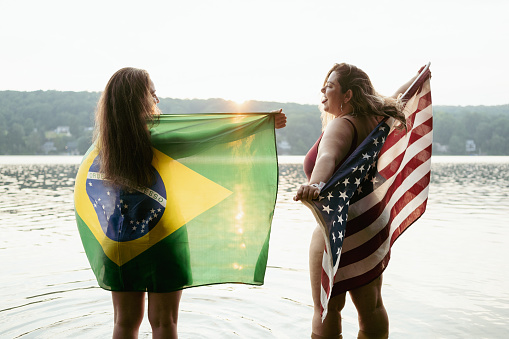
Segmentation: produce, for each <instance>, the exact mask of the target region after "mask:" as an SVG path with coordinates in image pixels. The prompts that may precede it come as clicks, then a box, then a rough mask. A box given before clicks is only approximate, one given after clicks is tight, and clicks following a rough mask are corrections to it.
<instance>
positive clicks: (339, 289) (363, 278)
mask: <svg viewBox="0 0 509 339" xmlns="http://www.w3.org/2000/svg"><path fill="white" fill-rule="evenodd" d="M390 257H391V251H390V249H389V252H387V254H386V255H385V257H384V258H383V259H382V260H381V261H380V263H378V264H377V265H376V266H375V267H374V268H372V269H371V270H369V271H367V272H366V273H363V274H361V275H358V276H356V277H354V278H350V279H345V280H341V281H338V282H336V283H334V287H333V288H332V293H331V298H332V297H334V296H336V295H338V294H341V293H345V292H346V291H350V290H353V289H355V288H357V287H359V286H362V285H366V284H368V283H370V282H372V281H373V280H374V279H376V278H378V277H379V276H380V274H382V273H383V271H384V270H385V268H386V267H387V264H388V263H389V259H390ZM341 260H343V258H341Z"/></svg>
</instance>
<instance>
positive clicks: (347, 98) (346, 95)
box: [345, 89, 353, 104]
mask: <svg viewBox="0 0 509 339" xmlns="http://www.w3.org/2000/svg"><path fill="white" fill-rule="evenodd" d="M352 96H353V92H352V90H351V89H349V90H348V91H346V93H345V104H347V103H348V102H349V101H350V100H351V99H352Z"/></svg>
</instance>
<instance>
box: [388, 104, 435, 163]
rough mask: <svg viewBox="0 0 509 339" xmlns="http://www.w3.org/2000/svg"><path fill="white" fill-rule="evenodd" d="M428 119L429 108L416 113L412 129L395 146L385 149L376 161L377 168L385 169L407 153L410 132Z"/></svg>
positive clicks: (429, 114)
mask: <svg viewBox="0 0 509 339" xmlns="http://www.w3.org/2000/svg"><path fill="white" fill-rule="evenodd" d="M430 117H431V106H428V107H427V108H426V109H425V110H422V111H421V112H418V113H417V114H416V115H415V121H414V125H413V126H412V129H411V130H410V131H409V133H408V134H407V135H406V136H405V137H403V138H401V139H400V140H399V141H398V142H397V143H396V144H395V145H393V146H392V147H391V148H389V149H387V150H386V151H385V152H384V153H383V154H381V155H380V158H379V159H378V168H379V169H383V168H385V167H387V166H388V165H390V163H391V162H392V161H393V160H394V159H395V158H397V157H398V156H399V155H400V154H402V153H403V152H405V151H407V152H408V150H409V149H407V148H406V147H407V145H408V139H409V138H410V134H411V131H413V130H415V129H416V128H417V127H419V126H420V125H421V124H423V123H424V122H426V121H428V119H429V118H430ZM396 132H397V131H396ZM391 133H394V131H392V132H391ZM390 135H391V134H389V137H390ZM389 137H388V138H389ZM418 141H419V140H418ZM430 143H431V141H430ZM410 147H411V146H410ZM419 151H420V150H419Z"/></svg>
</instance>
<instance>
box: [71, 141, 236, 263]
mask: <svg viewBox="0 0 509 339" xmlns="http://www.w3.org/2000/svg"><path fill="white" fill-rule="evenodd" d="M153 151H154V158H153V161H152V165H153V166H154V168H155V169H156V170H157V172H158V173H159V175H160V176H161V178H162V180H163V183H164V188H165V190H166V208H165V210H164V213H163V215H162V217H161V219H160V220H159V222H158V223H157V225H156V226H154V227H153V228H152V229H151V230H150V231H149V232H147V233H146V234H145V235H144V236H142V237H140V238H138V239H135V240H130V241H122V242H120V241H115V240H112V239H110V238H109V237H108V236H107V235H106V234H105V233H104V231H103V229H102V228H101V224H100V222H99V219H98V217H97V213H96V211H95V210H94V206H93V204H92V202H91V201H90V198H89V196H88V194H87V190H86V180H87V175H88V172H89V169H90V167H91V166H92V163H93V162H94V159H95V158H96V157H97V155H98V152H97V150H96V149H94V150H93V151H92V152H90V154H89V155H88V156H87V157H86V158H85V159H84V161H83V164H82V165H81V166H80V169H79V171H78V175H77V178H76V190H75V192H74V198H75V205H76V212H77V213H78V215H80V216H81V218H82V219H83V221H84V222H85V223H86V225H87V226H88V228H89V229H90V230H91V231H92V233H93V234H94V236H95V238H96V239H97V241H98V242H99V243H100V244H101V247H102V248H103V250H104V253H105V254H106V256H107V257H108V258H110V259H111V260H112V261H113V262H115V263H116V264H117V265H119V266H121V265H123V264H125V263H126V262H128V261H129V260H131V259H133V258H135V257H136V256H138V255H139V254H141V253H143V252H144V251H146V250H147V249H149V248H150V247H151V246H153V245H155V244H156V243H158V242H159V241H161V240H163V239H164V238H166V237H167V236H168V235H170V234H171V233H173V232H175V231H176V230H177V229H179V228H180V227H182V226H184V225H185V224H186V223H188V222H189V221H191V220H192V219H193V218H195V217H196V216H198V215H200V214H202V213H203V212H205V211H207V210H208V209H210V208H212V207H213V206H215V205H217V204H218V203H220V202H221V201H223V200H224V199H225V198H227V197H228V196H229V195H231V194H232V192H231V191H230V190H228V189H226V188H224V187H222V186H220V185H218V184H216V183H215V182H213V181H211V180H209V179H207V178H205V177H204V176H202V175H200V174H199V173H197V172H195V171H193V170H192V169H190V168H188V167H186V166H184V165H182V164H181V163H179V162H178V161H176V160H174V159H172V158H171V157H169V156H167V155H165V154H164V153H162V152H160V151H158V150H157V149H153ZM148 191H150V190H148ZM146 194H147V193H146ZM152 198H153V197H152Z"/></svg>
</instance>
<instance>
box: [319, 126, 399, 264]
mask: <svg viewBox="0 0 509 339" xmlns="http://www.w3.org/2000/svg"><path fill="white" fill-rule="evenodd" d="M388 133H389V126H388V125H387V124H385V123H384V124H381V125H379V126H378V128H377V130H376V131H374V133H372V134H371V136H370V137H369V138H370V139H369V140H368V139H366V140H365V141H364V143H367V142H369V143H371V144H372V145H371V146H370V147H369V149H367V150H366V148H365V147H358V148H357V150H356V151H355V152H354V153H353V154H352V158H355V160H354V162H353V163H352V166H350V167H348V168H344V169H343V170H342V171H339V172H337V173H335V175H334V177H337V178H340V179H339V180H338V181H329V182H328V184H327V185H326V186H325V187H324V188H323V190H322V191H321V192H320V196H319V198H318V201H316V202H315V204H316V206H317V208H318V209H319V210H320V211H322V212H325V213H322V217H323V219H324V221H325V222H326V223H327V224H329V225H331V228H330V230H329V241H330V248H331V255H332V260H333V266H336V265H337V263H338V260H339V258H340V255H341V249H342V246H343V239H344V237H345V236H346V221H347V220H348V207H349V205H350V204H351V203H354V202H356V201H357V200H359V199H362V198H363V197H365V196H366V195H368V194H370V193H371V192H373V190H375V189H376V188H377V187H378V186H380V185H381V184H382V183H383V182H384V180H385V179H384V178H383V177H382V176H381V175H380V174H379V173H378V172H377V170H376V162H377V160H378V156H379V154H380V150H381V149H382V146H383V144H384V142H385V138H386V137H387V134H388ZM361 150H362V152H361Z"/></svg>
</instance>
